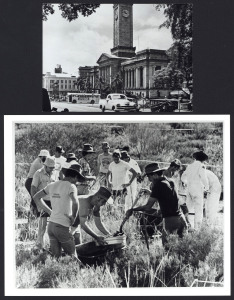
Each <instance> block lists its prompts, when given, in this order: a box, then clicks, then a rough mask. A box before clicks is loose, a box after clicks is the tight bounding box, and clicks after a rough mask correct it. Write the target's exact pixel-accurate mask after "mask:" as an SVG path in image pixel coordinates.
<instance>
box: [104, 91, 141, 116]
mask: <svg viewBox="0 0 234 300" xmlns="http://www.w3.org/2000/svg"><path fill="white" fill-rule="evenodd" d="M99 107H100V109H101V110H102V111H103V112H104V111H105V110H114V111H117V112H120V111H128V112H129V111H138V110H139V109H138V106H137V104H136V103H134V102H132V101H129V100H128V98H127V97H126V96H125V95H124V94H109V95H107V97H106V99H100V100H99Z"/></svg>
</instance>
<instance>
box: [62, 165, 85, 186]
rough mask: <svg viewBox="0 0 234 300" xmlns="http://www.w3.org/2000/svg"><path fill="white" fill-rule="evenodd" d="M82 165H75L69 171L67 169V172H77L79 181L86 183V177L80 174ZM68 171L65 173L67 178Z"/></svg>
mask: <svg viewBox="0 0 234 300" xmlns="http://www.w3.org/2000/svg"><path fill="white" fill-rule="evenodd" d="M81 169H82V168H81V165H79V164H73V165H71V166H70V167H69V168H68V169H65V170H66V171H67V170H73V171H75V172H76V173H77V175H78V181H80V182H84V181H85V177H84V176H83V175H82V174H81V173H80V172H81ZM66 171H65V174H64V175H65V176H66Z"/></svg>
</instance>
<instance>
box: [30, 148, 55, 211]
mask: <svg viewBox="0 0 234 300" xmlns="http://www.w3.org/2000/svg"><path fill="white" fill-rule="evenodd" d="M49 155H50V154H49V151H48V150H45V149H43V150H41V151H40V153H39V154H38V157H37V158H36V159H35V160H34V161H33V162H32V164H31V166H30V169H29V173H28V177H27V179H26V181H25V187H26V189H27V191H28V192H29V195H30V197H31V185H32V180H33V175H34V174H35V172H36V171H37V170H39V169H41V168H42V167H43V163H44V162H45V160H46V157H47V156H49ZM30 208H31V210H32V212H33V214H34V215H35V216H38V215H39V212H38V210H37V206H36V204H35V202H34V201H33V199H32V197H31V203H30Z"/></svg>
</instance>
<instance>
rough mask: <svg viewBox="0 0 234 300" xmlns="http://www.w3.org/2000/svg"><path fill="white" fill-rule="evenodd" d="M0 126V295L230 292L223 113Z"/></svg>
mask: <svg viewBox="0 0 234 300" xmlns="http://www.w3.org/2000/svg"><path fill="white" fill-rule="evenodd" d="M4 128H5V134H4V152H5V153H4V156H5V161H7V163H8V166H9V167H8V168H5V170H4V171H5V178H8V181H7V182H6V181H5V190H6V191H7V193H6V194H5V247H6V249H7V250H8V251H6V253H5V255H6V256H5V261H7V268H5V292H6V295H8V296H9V295H10V296H14V295H17V296H25V295H35V294H36V295H38V296H40V295H43V296H47V295H53V296H55V295H61V293H62V294H63V295H77V293H78V294H79V295H80V296H82V295H83V296H90V295H97V293H96V292H97V291H98V295H104V296H106V295H113V294H115V295H121V296H123V295H128V296H129V295H137V296H145V295H149V296H155V295H164V296H165V295H183V296H184V295H194V294H196V295H209V296H210V295H228V294H229V293H230V240H229V235H230V118H229V116H228V115H212V116H211V115H210V116H209V115H203V116H201V115H200V116H196V115H187V116H186V115H184V116H179V117H178V116H157V120H155V117H154V116H153V115H152V116H147V118H146V117H144V116H141V117H140V116H139V118H138V120H137V121H136V118H135V116H131V115H129V116H128V121H124V120H123V119H122V118H121V117H120V116H112V115H111V116H109V117H108V116H105V118H104V117H103V116H97V117H96V120H95V122H93V120H92V118H91V116H82V115H81V116H80V117H79V121H78V120H77V117H76V116H71V115H69V116H59V117H58V116H55V115H50V116H44V118H43V121H42V119H41V116H30V115H27V116H23V115H18V116H5V117H4Z"/></svg>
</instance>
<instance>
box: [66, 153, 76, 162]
mask: <svg viewBox="0 0 234 300" xmlns="http://www.w3.org/2000/svg"><path fill="white" fill-rule="evenodd" d="M69 159H72V160H74V159H75V160H78V158H77V157H76V155H75V153H68V155H67V160H66V161H68V160H69Z"/></svg>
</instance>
